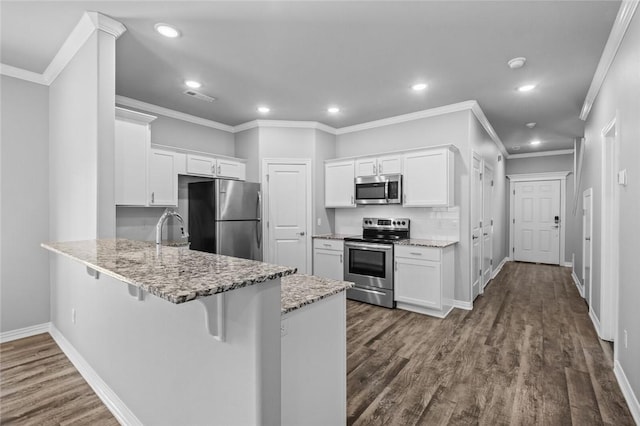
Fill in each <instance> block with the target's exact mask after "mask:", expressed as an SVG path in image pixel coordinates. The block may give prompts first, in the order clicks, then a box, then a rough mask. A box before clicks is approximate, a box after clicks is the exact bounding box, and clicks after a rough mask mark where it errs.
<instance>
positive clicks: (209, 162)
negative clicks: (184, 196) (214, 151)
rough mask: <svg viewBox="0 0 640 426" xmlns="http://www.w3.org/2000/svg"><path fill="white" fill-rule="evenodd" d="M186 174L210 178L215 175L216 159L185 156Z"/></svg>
mask: <svg viewBox="0 0 640 426" xmlns="http://www.w3.org/2000/svg"><path fill="white" fill-rule="evenodd" d="M187 174H189V175H196V176H208V177H212V176H215V174H216V159H215V158H212V157H204V156H201V155H193V154H187Z"/></svg>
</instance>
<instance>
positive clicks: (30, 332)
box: [0, 322, 51, 343]
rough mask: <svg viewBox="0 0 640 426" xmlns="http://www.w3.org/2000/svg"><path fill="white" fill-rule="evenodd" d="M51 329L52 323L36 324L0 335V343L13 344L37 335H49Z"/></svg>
mask: <svg viewBox="0 0 640 426" xmlns="http://www.w3.org/2000/svg"><path fill="white" fill-rule="evenodd" d="M50 328H51V323H50V322H45V323H42V324H36V325H32V326H29V327H24V328H19V329H17V330H10V331H5V332H4V333H1V334H0V343H6V342H11V341H12V340H18V339H24V338H25V337H31V336H35V335H36V334H42V333H48V332H49V330H50Z"/></svg>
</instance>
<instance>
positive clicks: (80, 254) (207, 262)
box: [42, 239, 296, 304]
mask: <svg viewBox="0 0 640 426" xmlns="http://www.w3.org/2000/svg"><path fill="white" fill-rule="evenodd" d="M42 247H44V248H46V249H48V250H51V251H52V252H55V253H58V254H62V255H64V256H67V257H69V258H71V259H73V260H76V261H78V262H80V263H83V264H84V265H86V266H88V267H89V268H91V269H94V270H96V271H98V272H101V273H104V274H105V275H108V276H111V277H113V278H116V279H117V280H120V281H123V282H125V283H128V284H131V285H134V286H136V287H139V288H141V289H142V290H144V291H146V292H148V293H150V294H153V295H155V296H158V297H160V298H162V299H164V300H167V301H169V302H171V303H176V304H178V303H184V302H188V301H190V300H194V299H198V298H202V297H206V296H211V295H213V294H217V293H222V292H226V291H230V290H235V289H238V288H242V287H247V286H251V285H255V284H258V283H263V282H267V281H270V280H273V279H276V278H279V277H284V276H286V275H290V274H293V273H295V272H296V269H295V268H289V267H285V266H278V265H271V264H268V263H263V262H257V261H253V260H246V259H239V258H235V257H229V256H222V255H217V254H211V253H204V252H200V251H193V250H189V249H187V248H185V247H182V248H180V247H170V246H162V247H161V248H160V251H158V250H157V249H156V244H155V243H152V242H145V241H131V240H125V239H104V240H89V241H74V242H58V243H44V244H42Z"/></svg>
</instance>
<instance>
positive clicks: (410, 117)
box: [336, 101, 477, 135]
mask: <svg viewBox="0 0 640 426" xmlns="http://www.w3.org/2000/svg"><path fill="white" fill-rule="evenodd" d="M474 102H475V103H476V104H477V102H476V101H465V102H459V103H457V104H451V105H445V106H441V107H437V108H431V109H425V110H423V111H417V112H411V113H409V114H403V115H397V116H395V117H389V118H383V119H381V120H375V121H369V122H367V123H361V124H354V125H353V126H347V127H341V128H339V129H337V130H336V135H344V134H346V133H353V132H359V131H362V130H368V129H375V128H376V127H384V126H390V125H392V124H399V123H406V122H407V121H414V120H420V119H421V118H429V117H435V116H438V115H443V114H450V113H452V112H460V111H466V110H469V109H471V108H472V104H473V103H474Z"/></svg>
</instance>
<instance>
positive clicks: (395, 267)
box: [393, 260, 398, 271]
mask: <svg viewBox="0 0 640 426" xmlns="http://www.w3.org/2000/svg"><path fill="white" fill-rule="evenodd" d="M393 263H394V269H395V270H396V271H397V270H398V261H397V260H396V261H395V262H393Z"/></svg>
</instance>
